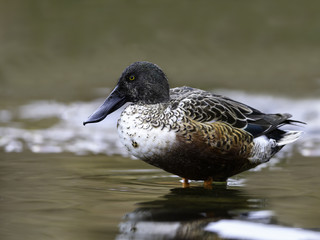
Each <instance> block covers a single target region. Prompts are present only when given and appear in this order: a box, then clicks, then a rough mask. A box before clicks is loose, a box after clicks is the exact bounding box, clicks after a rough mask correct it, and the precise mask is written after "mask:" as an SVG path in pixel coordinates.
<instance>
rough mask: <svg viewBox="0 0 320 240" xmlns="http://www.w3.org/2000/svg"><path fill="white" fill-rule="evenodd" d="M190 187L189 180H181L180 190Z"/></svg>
mask: <svg viewBox="0 0 320 240" xmlns="http://www.w3.org/2000/svg"><path fill="white" fill-rule="evenodd" d="M188 187H190V183H189V179H187V178H182V188H188Z"/></svg>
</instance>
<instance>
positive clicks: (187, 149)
mask: <svg viewBox="0 0 320 240" xmlns="http://www.w3.org/2000/svg"><path fill="white" fill-rule="evenodd" d="M127 102H130V103H131V104H130V105H128V106H127V107H126V108H125V109H124V110H123V112H122V114H121V117H120V119H119V120H118V125H117V127H118V133H119V136H120V139H121V141H122V143H123V144H124V145H125V146H126V148H127V149H128V151H129V152H130V153H131V154H132V155H134V156H135V157H137V158H140V159H141V160H143V161H145V162H147V163H149V164H151V165H154V166H156V167H159V168H161V169H163V170H165V171H167V172H170V173H173V174H176V175H178V176H180V177H182V178H183V179H184V183H185V186H187V184H188V179H192V180H204V181H205V185H207V186H209V185H211V183H212V181H217V182H223V181H226V180H227V179H228V178H229V177H231V176H233V175H235V174H238V173H240V172H243V171H245V170H248V169H250V168H253V167H255V166H257V165H259V164H261V163H264V162H267V161H269V159H270V158H271V157H272V156H273V155H274V154H275V153H277V152H278V151H279V150H280V149H281V148H282V147H283V146H284V145H286V144H288V143H292V142H294V141H295V140H297V139H298V137H299V136H300V134H301V132H299V131H284V130H280V129H279V127H281V126H283V125H286V124H290V123H294V122H298V121H295V120H289V118H290V117H291V115H290V114H287V113H285V114H265V113H262V112H260V111H259V110H257V109H254V108H252V107H250V106H247V105H245V104H243V103H240V102H237V101H234V100H232V99H230V98H227V97H224V96H220V95H215V94H213V93H210V92H206V91H203V90H200V89H195V88H191V87H178V88H173V89H169V84H168V80H167V77H166V75H165V74H164V72H163V71H162V70H161V69H160V68H159V67H158V66H157V65H155V64H153V63H149V62H135V63H133V64H131V65H130V66H129V67H127V68H126V69H125V70H124V72H123V73H122V75H121V76H120V79H119V81H118V84H117V86H116V87H115V88H114V90H113V91H112V92H111V94H110V95H109V97H108V98H107V99H106V100H105V102H104V103H103V104H102V105H101V106H100V107H99V108H98V109H97V110H96V111H95V112H94V113H93V114H92V115H91V116H90V117H89V118H88V120H87V121H85V122H84V125H85V124H87V123H95V122H99V121H101V120H103V119H104V118H105V117H107V116H108V115H109V114H110V113H112V112H114V111H115V110H117V109H118V108H120V107H121V106H123V105H124V104H125V103H127Z"/></svg>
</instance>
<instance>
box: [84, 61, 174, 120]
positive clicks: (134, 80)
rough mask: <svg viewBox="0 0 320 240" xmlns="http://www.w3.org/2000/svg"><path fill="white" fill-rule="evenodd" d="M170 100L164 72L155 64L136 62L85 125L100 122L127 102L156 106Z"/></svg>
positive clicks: (121, 77) (123, 74)
mask: <svg viewBox="0 0 320 240" xmlns="http://www.w3.org/2000/svg"><path fill="white" fill-rule="evenodd" d="M169 99H170V97H169V84H168V80H167V77H166V75H165V74H164V72H163V71H162V70H161V69H160V68H159V67H158V66H157V65H155V64H153V63H149V62H135V63H133V64H131V65H130V66H129V67H127V68H126V69H125V70H124V72H123V73H122V74H121V76H120V78H119V81H118V84H117V85H116V87H115V88H114V89H113V91H112V92H111V93H110V95H109V96H108V97H107V99H106V100H105V101H104V103H103V104H102V105H101V106H100V107H99V108H98V109H97V110H96V111H95V112H94V113H93V114H92V115H91V116H90V117H89V118H88V120H87V121H85V122H83V124H84V125H85V124H87V123H95V122H100V121H101V120H103V119H104V118H106V117H107V116H108V115H109V114H110V113H112V112H114V111H115V110H117V109H119V108H120V107H121V106H123V105H124V104H125V103H126V102H132V103H138V102H140V103H143V104H156V103H163V102H168V101H169Z"/></svg>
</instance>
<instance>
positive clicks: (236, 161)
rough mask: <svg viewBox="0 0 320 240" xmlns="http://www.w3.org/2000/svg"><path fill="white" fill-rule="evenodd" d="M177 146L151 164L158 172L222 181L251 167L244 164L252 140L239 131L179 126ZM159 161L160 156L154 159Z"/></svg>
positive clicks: (227, 127) (212, 126)
mask: <svg viewBox="0 0 320 240" xmlns="http://www.w3.org/2000/svg"><path fill="white" fill-rule="evenodd" d="M180 129H181V131H179V132H177V143H176V145H175V146H174V148H172V150H171V151H170V152H167V153H166V154H165V156H163V158H165V159H157V160H156V161H155V159H153V160H152V162H153V163H155V162H157V164H156V165H157V166H158V167H161V168H162V169H164V170H166V171H168V172H171V173H174V174H176V175H179V176H181V177H184V178H188V179H194V180H206V179H208V178H209V177H212V178H213V180H214V181H226V180H227V178H228V177H231V176H233V175H235V174H237V173H240V172H243V171H245V170H248V169H250V168H253V167H255V166H256V165H257V164H253V163H251V162H250V161H248V160H247V158H248V157H249V155H250V151H251V149H252V147H253V142H252V140H253V138H252V136H251V135H250V134H248V133H246V132H245V131H243V130H241V129H236V128H233V127H231V126H230V125H229V124H225V123H222V122H215V123H211V124H203V123H197V122H195V121H192V120H187V119H185V121H182V123H180ZM155 157H156V158H158V157H159V158H161V156H155Z"/></svg>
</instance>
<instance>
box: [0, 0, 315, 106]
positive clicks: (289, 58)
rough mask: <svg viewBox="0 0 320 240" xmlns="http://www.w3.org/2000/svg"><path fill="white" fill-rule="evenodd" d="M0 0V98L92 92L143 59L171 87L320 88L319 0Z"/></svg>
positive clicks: (71, 97) (294, 92)
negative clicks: (154, 66)
mask: <svg viewBox="0 0 320 240" xmlns="http://www.w3.org/2000/svg"><path fill="white" fill-rule="evenodd" d="M0 2H1V4H0V5H1V8H0V100H1V104H0V106H3V105H6V106H8V105H14V104H20V103H21V102H25V101H27V100H34V99H55V100H58V101H65V102H69V101H75V100H84V101H85V100H91V99H93V98H96V97H97V96H100V95H99V94H98V92H97V91H96V89H97V88H112V87H113V86H114V85H115V82H116V80H117V78H118V77H119V75H120V74H121V72H122V71H123V69H124V68H125V67H126V66H127V65H129V64H130V63H132V62H134V61H139V60H147V61H151V62H154V63H156V64H158V65H159V66H160V67H161V68H162V69H163V70H164V71H165V72H166V73H167V75H168V77H169V81H170V84H171V86H172V87H174V86H181V85H190V86H193V87H197V88H204V89H208V90H213V89H216V88H225V89H238V90H244V91H249V92H257V93H266V94H275V95H287V96H291V97H295V96H297V97H315V96H319V93H320V67H319V66H320V14H319V10H320V1H316V0H308V1H298V0H281V1H259V0H258V1H256V0H246V1H237V0H231V1H191V0H188V1H168V0H166V1H158V0H156V1H129V0H127V1H124V0H123V1H116V0H114V1H110V0H108V1H102V0H94V1H92V0H91V1H89V0H77V1H75V0H68V1H50V0H13V1H12V0H1V1H0ZM106 94H107V92H106Z"/></svg>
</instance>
